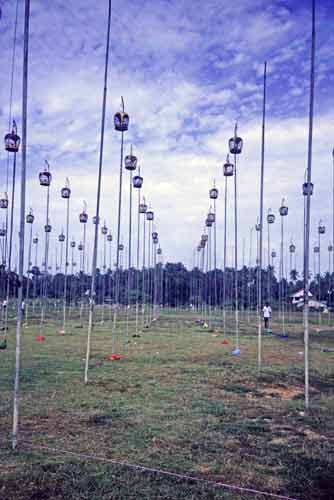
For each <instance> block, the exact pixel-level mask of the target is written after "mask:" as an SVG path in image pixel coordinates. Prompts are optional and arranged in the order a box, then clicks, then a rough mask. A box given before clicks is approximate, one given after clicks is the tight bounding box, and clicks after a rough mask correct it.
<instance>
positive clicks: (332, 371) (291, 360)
mask: <svg viewBox="0 0 334 500" xmlns="http://www.w3.org/2000/svg"><path fill="white" fill-rule="evenodd" d="M195 319H196V315H195V314H194V313H189V312H186V311H184V312H178V313H164V314H162V315H161V317H160V319H158V320H157V321H156V322H154V323H153V324H152V326H151V327H150V328H149V329H147V330H144V332H143V333H142V334H141V336H140V338H133V337H132V333H133V328H134V322H133V321H132V322H131V325H130V326H131V331H130V337H129V338H130V344H129V346H128V347H127V348H126V349H124V348H123V347H122V343H121V338H122V332H124V325H121V326H120V327H119V329H118V340H119V342H118V351H119V352H120V354H122V356H123V357H122V359H121V360H119V361H108V360H107V357H108V356H109V355H110V354H112V351H111V339H112V336H111V326H110V324H109V323H108V322H106V323H104V324H103V325H101V324H97V325H96V327H95V331H94V335H93V343H92V357H91V363H90V372H89V377H90V382H89V384H88V385H85V384H84V383H83V374H84V373H83V371H84V356H85V347H86V334H87V329H86V327H85V328H83V329H79V328H76V326H77V321H74V320H72V322H71V324H70V329H69V330H70V333H69V334H68V335H66V336H61V335H59V334H58V330H59V325H57V324H56V323H55V322H52V321H48V324H47V327H46V328H45V337H46V340H45V341H44V342H36V340H35V336H36V335H38V334H39V331H38V329H37V328H36V327H34V326H33V325H31V326H29V327H27V328H25V329H24V332H23V341H22V349H23V355H22V373H21V389H22V391H21V425H20V446H19V449H18V450H17V451H16V452H15V453H14V452H12V451H11V449H10V437H11V425H12V422H11V415H12V386H13V373H14V354H15V353H14V348H15V342H14V325H13V327H12V328H11V330H10V331H9V346H8V349H7V350H6V351H0V384H1V392H0V403H1V404H0V436H1V438H0V439H1V445H0V453H1V455H0V498H1V500H14V499H15V500H28V499H34V500H44V499H48V500H60V499H87V500H88V499H89V500H97V499H101V500H107V499H150V500H155V499H176V500H179V499H197V498H199V499H250V498H253V499H260V498H265V497H263V496H260V495H256V494H248V493H246V492H244V493H241V492H238V491H230V490H228V489H225V488H221V487H215V486H213V485H210V484H205V483H196V482H194V481H186V480H181V479H177V478H174V477H168V476H164V475H160V474H158V473H155V472H144V471H139V470H135V469H132V468H128V467H125V466H123V465H115V464H112V463H108V462H107V460H110V459H113V460H117V461H127V462H130V463H131V464H140V465H143V466H147V467H152V468H159V469H163V470H166V471H171V472H177V473H181V474H190V475H192V476H196V477H198V478H203V479H206V480H214V481H220V482H224V483H228V484H233V485H238V486H243V487H249V488H255V489H258V490H263V491H266V492H272V493H279V494H282V495H288V496H291V497H294V498H298V499H303V500H314V499H317V500H330V499H333V498H334V364H333V362H334V352H330V351H331V349H334V329H333V328H330V327H328V326H326V322H325V320H324V321H323V324H322V325H321V326H320V327H318V326H317V325H316V324H314V325H313V327H312V334H311V402H312V406H311V409H310V411H309V412H308V413H307V414H305V413H304V406H303V405H304V400H303V342H302V325H301V321H300V316H299V317H298V318H297V317H296V316H292V317H290V322H289V323H288V333H289V338H288V339H281V338H279V337H278V336H275V335H270V336H269V335H264V338H263V365H264V366H263V370H262V372H261V374H258V371H257V365H256V359H257V337H256V333H257V328H256V322H255V318H254V317H253V318H252V321H251V323H250V324H248V322H247V320H246V318H242V319H241V355H240V356H239V357H233V356H231V354H230V353H231V351H232V349H233V345H234V341H233V323H232V317H229V318H228V325H229V329H228V330H229V332H230V333H229V334H226V335H223V333H222V330H221V328H220V323H221V322H217V328H216V329H215V331H208V330H204V329H203V328H202V327H200V326H198V325H196V323H195ZM315 320H316V318H315ZM273 332H274V333H275V332H277V333H279V332H280V327H279V325H278V324H275V323H274V324H273ZM224 340H227V341H228V342H229V343H228V344H226V343H223V341H224ZM324 349H325V351H326V350H327V349H328V351H329V352H325V351H324ZM43 446H44V447H48V448H53V449H56V450H58V451H54V452H52V451H50V450H46V449H42V448H41V447H43ZM61 450H67V451H72V452H75V453H82V454H85V455H86V458H79V457H77V456H74V455H68V454H66V453H64V452H63V451H61ZM87 455H90V456H92V455H96V456H98V457H101V458H104V459H106V461H104V460H94V459H93V458H88V457H87Z"/></svg>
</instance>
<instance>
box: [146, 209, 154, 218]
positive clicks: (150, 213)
mask: <svg viewBox="0 0 334 500" xmlns="http://www.w3.org/2000/svg"><path fill="white" fill-rule="evenodd" d="M146 219H147V220H150V221H152V220H154V213H153V212H152V211H151V210H149V211H148V212H146Z"/></svg>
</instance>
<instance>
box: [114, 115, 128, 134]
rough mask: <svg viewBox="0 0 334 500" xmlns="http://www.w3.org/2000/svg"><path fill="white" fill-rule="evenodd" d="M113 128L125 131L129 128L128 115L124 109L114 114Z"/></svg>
mask: <svg viewBox="0 0 334 500" xmlns="http://www.w3.org/2000/svg"><path fill="white" fill-rule="evenodd" d="M114 125H115V130H118V131H119V132H126V131H127V130H128V128H129V115H128V114H127V113H125V112H124V111H118V112H117V113H115V116H114Z"/></svg>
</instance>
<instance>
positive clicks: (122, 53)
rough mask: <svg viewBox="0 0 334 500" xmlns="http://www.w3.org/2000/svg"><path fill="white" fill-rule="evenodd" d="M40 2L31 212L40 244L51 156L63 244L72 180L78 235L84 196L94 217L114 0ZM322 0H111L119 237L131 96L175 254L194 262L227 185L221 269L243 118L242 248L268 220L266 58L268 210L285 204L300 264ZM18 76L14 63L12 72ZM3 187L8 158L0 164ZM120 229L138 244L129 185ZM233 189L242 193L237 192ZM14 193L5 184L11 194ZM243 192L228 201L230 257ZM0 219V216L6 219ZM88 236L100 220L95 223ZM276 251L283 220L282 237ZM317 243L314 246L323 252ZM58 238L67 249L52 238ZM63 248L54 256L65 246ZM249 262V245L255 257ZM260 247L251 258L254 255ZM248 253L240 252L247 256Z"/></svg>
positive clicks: (325, 195)
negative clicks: (119, 127)
mask: <svg viewBox="0 0 334 500" xmlns="http://www.w3.org/2000/svg"><path fill="white" fill-rule="evenodd" d="M0 4H1V7H2V20H1V33H0V37H1V44H0V45H1V50H0V62H1V68H2V71H1V74H0V119H1V123H2V128H3V132H4V133H5V132H6V131H7V123H8V101H9V88H10V61H11V51H12V38H13V28H14V18H15V2H10V1H9V0H2V2H1V0H0ZM330 4H331V1H330V0H318V1H317V56H316V57H317V60H316V77H317V80H316V101H315V124H314V125H315V130H314V132H315V135H314V156H313V159H314V184H315V195H314V197H313V200H312V225H313V228H312V236H315V231H316V225H317V222H318V220H319V219H320V218H322V219H323V221H324V223H325V225H326V227H327V234H326V235H325V237H324V238H323V247H324V251H323V252H322V261H323V262H324V264H325V263H326V264H327V262H328V258H327V252H326V248H327V245H328V242H329V240H331V233H332V215H331V211H332V207H331V196H332V195H331V183H332V149H333V145H334V144H333V142H334V139H333V138H334V134H333V123H334V122H333V117H334V116H333V115H334V113H333V83H334V82H333V80H334V71H333V70H334V60H333V53H334V32H333V30H332V26H333V25H334V13H333V8H331V5H330ZM45 5H46V3H45V2H44V1H42V0H31V9H32V15H31V45H30V49H31V51H30V67H29V76H30V79H29V123H28V126H29V132H28V142H29V144H28V146H29V159H28V161H29V171H28V186H27V204H28V206H32V207H33V208H34V211H35V215H36V226H35V228H36V231H37V232H38V233H39V234H40V236H42V225H43V224H44V220H43V216H42V214H43V210H44V203H45V192H43V191H42V189H41V188H40V187H39V184H38V179H37V176H38V172H39V170H40V169H41V168H42V166H43V163H44V159H45V158H46V159H48V161H49V162H50V164H51V169H52V173H53V179H54V180H53V185H52V206H51V223H52V225H53V228H54V231H53V240H56V237H57V235H58V234H59V232H60V230H61V226H62V225H64V220H63V214H64V202H63V200H61V199H60V196H59V191H60V188H61V187H62V185H63V184H64V182H65V177H66V176H68V177H69V178H70V182H71V188H72V194H73V198H72V200H71V229H70V232H71V234H72V235H73V236H74V237H75V238H76V240H77V241H78V240H79V239H80V237H81V234H80V232H81V228H80V227H79V224H78V223H77V220H78V218H77V217H78V215H77V214H78V213H79V211H80V209H81V207H82V200H84V199H85V200H87V203H88V211H89V214H90V215H92V214H93V211H94V209H95V201H94V200H95V193H96V172H97V165H98V135H99V126H100V113H101V97H102V84H103V81H102V79H103V58H104V50H105V34H106V14H107V2H106V1H105V2H104V1H101V0H100V1H99V2H96V1H93V0H82V1H81V2H75V1H74V0H67V1H66V2H64V1H63V0H56V1H53V2H51V3H48V5H47V8H46V7H45ZM310 7H311V1H310V0H302V1H296V0H286V1H269V0H265V1H264V0H263V1H262V0H261V1H260V0H240V1H239V2H222V1H218V0H207V1H206V2H202V1H199V0H193V1H189V0H183V1H182V0H178V1H176V0H175V1H174V0H173V1H167V0H155V1H154V2H152V1H135V0H132V1H129V0H122V1H121V0H116V1H113V7H112V8H113V12H112V38H111V58H110V63H111V65H110V71H109V93H108V105H107V113H108V114H107V128H106V149H105V159H104V175H103V199H102V211H101V213H102V219H104V218H105V219H106V223H107V226H108V227H109V228H110V229H111V232H112V233H113V235H114V237H115V236H116V215H117V197H118V175H119V147H120V137H119V134H118V133H117V132H115V131H114V130H113V123H112V122H113V114H114V112H115V111H117V110H118V109H119V107H120V96H121V95H123V96H124V98H125V103H126V109H127V111H128V112H129V114H130V129H129V132H128V133H127V134H126V149H125V150H126V151H128V150H129V147H130V144H131V143H133V146H134V151H135V153H136V154H137V156H138V158H139V162H140V164H141V166H142V173H143V175H144V189H143V194H144V195H145V196H146V198H147V200H148V202H149V203H151V205H152V208H153V209H154V210H155V212H156V219H157V230H158V231H159V233H160V239H161V245H162V247H163V250H164V258H165V260H169V261H176V260H182V261H184V262H185V263H186V264H187V265H190V263H191V259H192V250H193V248H194V247H195V246H196V244H197V241H198V239H199V237H200V234H201V232H202V226H203V223H204V219H205V215H206V213H207V211H208V208H209V205H210V203H209V199H208V190H209V188H210V187H211V186H212V183H213V179H214V178H215V179H216V183H217V187H218V188H219V190H220V197H219V200H218V204H217V210H218V213H217V230H218V248H219V252H218V255H219V258H218V262H221V260H222V251H221V249H222V233H223V203H224V200H223V197H222V193H223V176H222V168H221V165H222V164H223V162H224V160H225V157H226V153H227V141H228V138H229V137H230V136H231V134H232V132H233V127H234V122H235V120H236V119H238V122H239V133H240V135H241V136H242V137H243V138H244V152H243V154H242V156H241V157H240V161H239V176H238V179H239V194H240V199H239V220H240V226H239V228H240V234H239V244H240V248H241V246H242V241H243V239H244V238H245V239H246V240H247V241H246V248H247V246H248V244H249V229H250V227H251V226H252V225H254V224H255V222H256V218H257V216H258V210H259V207H258V193H259V183H258V178H259V172H260V140H261V99H262V72H263V62H264V60H267V61H268V109H267V118H268V119H267V144H266V172H265V209H267V208H269V207H271V208H272V209H273V211H274V212H276V213H277V210H278V207H279V205H280V201H281V198H282V197H283V196H287V199H288V203H289V209H290V215H289V217H288V220H287V223H286V228H287V229H286V238H287V242H289V241H290V237H291V235H293V238H294V241H295V243H296V245H297V260H298V261H301V251H302V249H301V242H302V221H303V197H302V196H301V184H302V181H303V175H304V170H305V167H306V158H307V132H308V116H307V114H308V89H309V71H310V69H309V66H310V63H309V55H310V26H311V24H310V23H311V12H310ZM22 18H23V1H22V0H20V2H19V24H18V47H17V58H16V65H15V86H14V103H13V110H14V115H15V118H16V119H17V121H18V123H19V127H20V92H21V66H22V57H21V56H22V29H23V19H22ZM5 68H6V69H5ZM0 168H1V173H0V179H1V182H2V184H3V185H4V183H5V170H6V155H5V154H4V152H1V156H0ZM125 179H126V182H125V185H124V210H123V214H122V226H123V230H122V234H123V240H124V243H125V244H126V239H127V221H128V208H127V207H128V196H127V193H128V179H127V176H125ZM231 187H232V185H231ZM4 189H5V187H4ZM232 203H233V199H232V190H231V195H230V196H229V198H228V206H229V213H230V215H229V219H228V239H229V253H230V254H232V247H233V233H232V222H233V218H232ZM0 217H1V214H0ZM88 227H89V232H90V234H89V238H90V239H91V237H92V224H91V223H90V224H89V226H88ZM272 233H273V244H272V246H273V247H275V248H276V249H277V250H278V238H279V224H275V227H274V229H273V231H272ZM314 239H315V237H312V238H311V242H312V245H313V241H314ZM54 244H55V243H54ZM53 253H54V252H53ZM247 254H248V249H247ZM254 254H255V249H254V250H253V255H254ZM241 259H242V257H241Z"/></svg>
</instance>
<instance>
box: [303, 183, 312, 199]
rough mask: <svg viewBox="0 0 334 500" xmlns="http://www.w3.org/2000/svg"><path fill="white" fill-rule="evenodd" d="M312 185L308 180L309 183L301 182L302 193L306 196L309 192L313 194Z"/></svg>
mask: <svg viewBox="0 0 334 500" xmlns="http://www.w3.org/2000/svg"><path fill="white" fill-rule="evenodd" d="M313 187H314V185H313V183H312V182H310V183H308V182H304V184H303V195H304V196H307V195H308V194H309V193H310V196H312V194H313Z"/></svg>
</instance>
